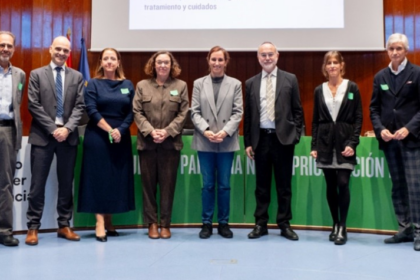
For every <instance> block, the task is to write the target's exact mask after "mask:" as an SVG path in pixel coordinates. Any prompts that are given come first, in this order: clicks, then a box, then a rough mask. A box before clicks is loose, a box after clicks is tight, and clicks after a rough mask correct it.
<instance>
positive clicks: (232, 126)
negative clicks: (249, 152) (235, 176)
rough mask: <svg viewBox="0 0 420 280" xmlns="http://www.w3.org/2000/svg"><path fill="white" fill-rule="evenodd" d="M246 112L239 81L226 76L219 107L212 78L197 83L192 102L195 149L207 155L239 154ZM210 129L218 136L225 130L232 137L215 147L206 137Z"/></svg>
mask: <svg viewBox="0 0 420 280" xmlns="http://www.w3.org/2000/svg"><path fill="white" fill-rule="evenodd" d="M242 111H243V110H242V84H241V82H240V81H239V80H237V79H234V78H231V77H229V76H227V75H225V76H224V78H223V81H222V84H221V85H220V91H219V95H218V98H217V104H215V102H214V91H213V83H212V79H211V76H210V75H208V76H205V77H202V78H200V79H197V80H195V81H194V90H193V96H192V102H191V119H192V122H193V123H194V126H195V129H194V136H193V142H192V148H193V149H195V150H198V151H205V152H232V151H237V150H239V142H238V137H239V136H238V126H239V123H240V122H241V119H242ZM207 128H208V129H210V130H211V131H213V132H214V133H217V132H219V131H220V130H224V131H225V132H226V133H227V134H228V136H227V137H226V138H225V139H223V142H222V143H212V142H210V141H209V140H208V139H207V138H206V137H205V136H204V131H206V129H207Z"/></svg>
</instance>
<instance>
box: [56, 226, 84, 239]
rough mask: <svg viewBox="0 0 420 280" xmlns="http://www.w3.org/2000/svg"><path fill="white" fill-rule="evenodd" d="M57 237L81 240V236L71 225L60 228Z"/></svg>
mask: <svg viewBox="0 0 420 280" xmlns="http://www.w3.org/2000/svg"><path fill="white" fill-rule="evenodd" d="M57 237H61V238H65V239H67V240H71V241H80V236H78V235H77V234H76V233H74V231H72V230H71V229H70V228H69V227H63V228H59V229H58V230H57Z"/></svg>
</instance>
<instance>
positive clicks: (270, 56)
mask: <svg viewBox="0 0 420 280" xmlns="http://www.w3.org/2000/svg"><path fill="white" fill-rule="evenodd" d="M259 55H260V56H261V57H262V58H267V57H268V58H272V57H274V55H275V53H272V52H270V53H259Z"/></svg>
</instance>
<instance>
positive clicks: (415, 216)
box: [384, 140, 420, 237]
mask: <svg viewBox="0 0 420 280" xmlns="http://www.w3.org/2000/svg"><path fill="white" fill-rule="evenodd" d="M384 153H385V157H386V161H387V163H388V168H389V173H390V174H391V180H392V203H393V205H394V211H395V215H396V217H397V220H398V225H399V231H400V232H401V231H404V230H405V229H408V230H409V231H411V229H412V226H414V229H415V235H416V237H420V148H407V147H405V146H403V145H402V143H401V142H399V141H396V140H391V141H390V142H389V143H387V145H386V146H385V148H384Z"/></svg>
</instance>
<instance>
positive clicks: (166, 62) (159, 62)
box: [156, 60, 171, 65]
mask: <svg viewBox="0 0 420 280" xmlns="http://www.w3.org/2000/svg"><path fill="white" fill-rule="evenodd" d="M170 63H171V61H169V60H157V61H156V65H161V64H163V65H169V64H170Z"/></svg>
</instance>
